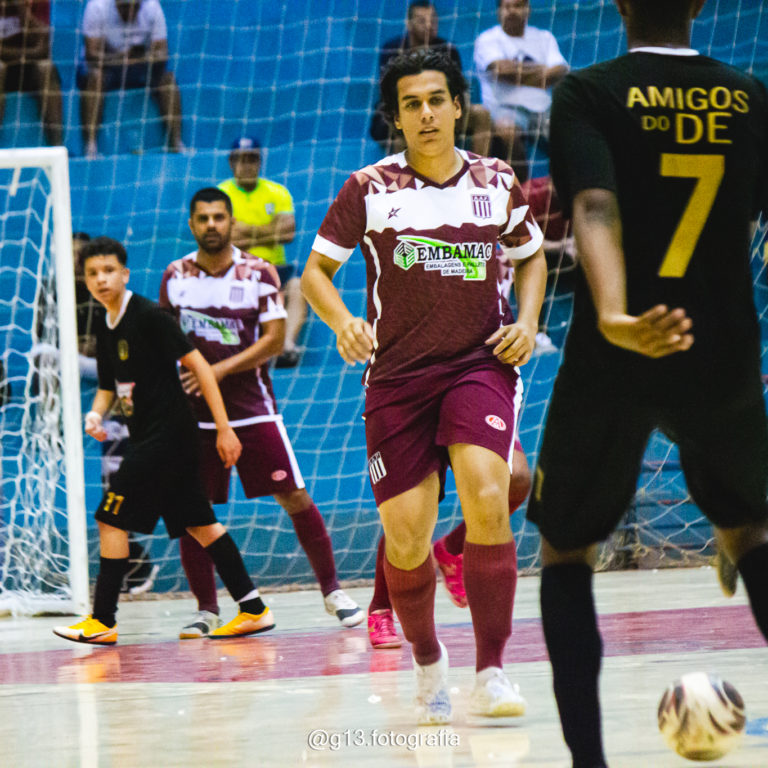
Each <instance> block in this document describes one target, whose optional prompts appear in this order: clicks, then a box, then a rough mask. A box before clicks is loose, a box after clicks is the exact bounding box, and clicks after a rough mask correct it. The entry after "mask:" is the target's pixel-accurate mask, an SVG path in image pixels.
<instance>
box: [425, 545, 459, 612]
mask: <svg viewBox="0 0 768 768" xmlns="http://www.w3.org/2000/svg"><path fill="white" fill-rule="evenodd" d="M432 556H433V557H434V558H435V563H436V564H437V567H438V568H439V569H440V572H441V573H442V574H443V584H444V585H445V588H446V589H447V590H448V595H449V597H450V598H451V602H452V603H453V604H454V605H457V606H458V607H459V608H466V607H467V593H466V591H465V589H464V555H452V554H451V553H450V552H449V551H448V550H447V549H446V548H445V544H443V540H442V539H438V540H437V541H436V542H435V543H434V544H433V545H432Z"/></svg>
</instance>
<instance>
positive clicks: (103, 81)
mask: <svg viewBox="0 0 768 768" xmlns="http://www.w3.org/2000/svg"><path fill="white" fill-rule="evenodd" d="M83 37H84V38H85V51H84V57H83V60H82V61H81V63H80V66H79V69H78V85H79V87H80V89H81V91H82V93H81V98H80V111H81V120H82V127H83V145H84V151H85V154H86V156H87V157H94V156H96V155H97V154H98V145H97V136H98V132H99V126H100V124H101V119H102V112H103V108H104V91H108V90H115V89H118V88H146V87H148V88H150V89H151V93H152V97H153V98H154V100H155V101H156V102H157V105H158V107H159V109H160V114H161V116H162V118H163V122H164V123H165V127H166V130H167V133H168V140H167V141H168V148H169V149H170V150H171V151H172V152H180V151H182V150H183V149H184V145H183V144H182V141H181V95H180V93H179V86H178V85H177V83H176V78H175V77H174V75H173V72H171V71H170V70H169V69H168V68H167V66H168V30H167V26H166V22H165V14H164V13H163V9H162V7H161V6H160V3H159V2H158V0H88V3H87V4H86V6H85V13H84V14H83Z"/></svg>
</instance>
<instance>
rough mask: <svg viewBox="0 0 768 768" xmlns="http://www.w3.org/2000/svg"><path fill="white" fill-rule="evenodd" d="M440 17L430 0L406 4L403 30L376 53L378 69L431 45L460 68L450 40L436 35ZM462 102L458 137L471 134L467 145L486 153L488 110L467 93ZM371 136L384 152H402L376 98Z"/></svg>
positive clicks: (402, 146)
mask: <svg viewBox="0 0 768 768" xmlns="http://www.w3.org/2000/svg"><path fill="white" fill-rule="evenodd" d="M438 23H439V19H438V16H437V10H436V9H435V6H434V4H433V3H432V2H430V0H414V2H412V3H411V4H410V5H409V6H408V18H407V20H406V23H405V34H404V35H403V36H401V37H396V38H394V39H392V40H388V41H387V42H386V43H384V45H383V47H382V49H381V52H380V54H379V72H380V73H381V72H383V71H384V70H385V69H386V67H387V65H388V64H389V62H390V61H391V60H392V59H394V58H395V57H396V56H399V55H400V54H402V53H405V52H406V51H410V50H411V49H413V48H434V49H435V50H439V51H441V52H443V53H445V54H446V55H447V56H449V57H450V58H451V59H452V60H453V63H454V64H455V65H456V66H457V67H458V69H459V70H461V56H460V55H459V52H458V50H457V49H456V46H455V45H453V43H450V42H448V41H447V40H444V39H443V38H442V37H438V36H437V29H438ZM464 103H465V105H468V108H467V109H464V110H463V113H464V114H463V115H462V118H461V121H460V124H459V126H458V129H459V134H460V136H461V137H464V136H470V137H471V142H470V147H469V148H470V149H471V150H472V152H475V153H477V154H478V155H487V154H488V152H489V148H490V142H491V117H490V115H489V114H488V110H487V109H486V108H485V107H483V106H481V105H480V104H470V103H469V94H468V93H467V94H465V96H464ZM370 134H371V138H372V139H374V140H375V141H377V142H378V143H379V145H380V146H381V148H382V149H383V150H384V152H385V153H386V154H388V155H389V154H393V153H394V152H402V151H403V150H404V149H405V142H404V141H403V137H402V135H401V134H400V132H399V131H397V130H395V128H394V127H393V126H392V125H390V123H389V122H388V121H387V119H386V117H385V110H384V104H383V102H382V101H381V99H380V98H379V101H378V102H377V104H376V106H375V108H374V112H373V115H372V117H371V127H370Z"/></svg>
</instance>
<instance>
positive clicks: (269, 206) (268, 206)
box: [264, 203, 275, 216]
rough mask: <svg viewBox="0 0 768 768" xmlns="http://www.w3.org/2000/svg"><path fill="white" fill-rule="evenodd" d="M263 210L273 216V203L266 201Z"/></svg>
mask: <svg viewBox="0 0 768 768" xmlns="http://www.w3.org/2000/svg"><path fill="white" fill-rule="evenodd" d="M264 210H265V211H266V212H267V214H268V215H270V216H274V215H275V204H274V203H267V204H266V205H265V206H264Z"/></svg>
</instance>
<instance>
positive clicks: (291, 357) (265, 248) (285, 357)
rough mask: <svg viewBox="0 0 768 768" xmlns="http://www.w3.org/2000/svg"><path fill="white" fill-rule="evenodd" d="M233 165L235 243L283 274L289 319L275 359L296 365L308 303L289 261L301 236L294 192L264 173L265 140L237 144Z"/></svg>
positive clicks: (229, 184) (225, 186)
mask: <svg viewBox="0 0 768 768" xmlns="http://www.w3.org/2000/svg"><path fill="white" fill-rule="evenodd" d="M229 167H230V168H231V169H232V174H233V178H231V179H227V180H226V181H222V182H221V184H219V189H221V190H223V191H224V192H226V193H227V194H228V195H229V198H230V200H232V209H233V213H234V217H235V226H234V229H233V230H232V242H233V243H234V244H235V245H236V246H237V247H238V248H240V250H242V251H247V252H248V253H251V254H253V255H254V256H258V257H260V258H262V259H264V260H265V261H268V262H270V263H271V264H274V265H275V267H276V268H277V274H278V276H279V277H280V285H281V295H282V297H283V302H284V304H285V310H286V312H287V313H288V316H287V318H286V321H285V342H284V344H283V351H282V353H281V354H280V355H278V356H277V357H276V358H275V366H276V367H278V368H293V367H295V366H296V365H297V364H298V362H299V358H300V357H301V350H300V349H299V348H298V347H297V345H296V340H297V338H298V336H299V332H300V331H301V328H302V326H303V325H304V321H305V320H306V319H307V302H306V300H305V299H304V296H303V295H302V293H301V284H300V281H299V278H298V277H297V276H296V275H294V272H295V271H296V265H295V264H288V262H287V261H286V259H285V243H290V242H292V241H293V238H294V236H295V234H296V219H295V217H294V213H293V198H292V197H291V193H290V192H289V191H288V190H287V189H286V188H285V187H284V186H283V185H282V184H277V183H276V182H274V181H270V180H269V179H265V178H264V177H259V173H260V171H261V144H260V142H259V140H258V139H254V138H252V137H249V136H243V137H241V138H239V139H236V140H235V141H234V142H233V143H232V151H231V152H230V154H229Z"/></svg>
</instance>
